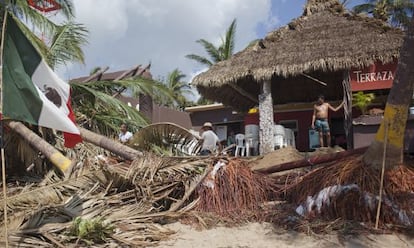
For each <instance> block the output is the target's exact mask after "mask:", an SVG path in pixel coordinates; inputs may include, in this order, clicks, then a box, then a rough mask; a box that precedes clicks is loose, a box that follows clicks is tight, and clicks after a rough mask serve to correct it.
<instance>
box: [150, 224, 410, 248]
mask: <svg viewBox="0 0 414 248" xmlns="http://www.w3.org/2000/svg"><path fill="white" fill-rule="evenodd" d="M167 227H168V228H170V229H171V230H174V231H176V234H174V235H172V236H171V239H170V240H168V241H163V242H161V243H160V244H159V245H158V246H157V247H163V248H179V247H180V248H256V247H257V248H271V247H272V248H273V247H278V248H290V247H304V248H314V247H318V248H323V247H352V248H354V247H355V248H357V247H361V248H362V247H375V248H379V247H384V248H389V247H407V248H408V247H414V237H408V236H405V235H403V234H381V235H378V234H375V235H374V234H364V235H359V236H342V235H337V234H324V235H318V234H311V235H306V234H304V233H298V232H294V231H287V230H283V229H278V228H274V227H273V226H272V225H271V224H269V223H248V224H244V225H242V226H239V227H232V228H228V227H215V228H212V229H209V230H201V231H200V230H197V229H196V228H194V227H192V226H189V225H184V224H181V223H179V222H176V223H172V224H168V225H167Z"/></svg>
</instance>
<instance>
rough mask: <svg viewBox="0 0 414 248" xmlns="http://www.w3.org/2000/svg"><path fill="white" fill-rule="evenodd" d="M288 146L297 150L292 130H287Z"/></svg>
mask: <svg viewBox="0 0 414 248" xmlns="http://www.w3.org/2000/svg"><path fill="white" fill-rule="evenodd" d="M285 135H286V136H285V138H286V145H287V146H292V147H294V148H296V141H295V133H294V132H293V130H292V129H290V128H285Z"/></svg>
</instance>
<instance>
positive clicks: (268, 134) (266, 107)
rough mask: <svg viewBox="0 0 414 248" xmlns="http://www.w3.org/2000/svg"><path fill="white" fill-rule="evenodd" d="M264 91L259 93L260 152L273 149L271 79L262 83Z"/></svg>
mask: <svg viewBox="0 0 414 248" xmlns="http://www.w3.org/2000/svg"><path fill="white" fill-rule="evenodd" d="M261 85H262V91H261V92H262V93H261V94H260V95H259V121H260V123H259V127H260V128H259V140H260V149H259V150H260V154H262V155H263V154H266V153H269V152H271V151H273V149H274V147H273V126H274V118H273V99H272V85H271V81H270V80H267V81H264V82H263V83H262V84H261Z"/></svg>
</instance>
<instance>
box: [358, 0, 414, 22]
mask: <svg viewBox="0 0 414 248" xmlns="http://www.w3.org/2000/svg"><path fill="white" fill-rule="evenodd" d="M353 10H354V12H355V13H362V12H365V13H368V14H372V16H373V17H374V18H377V19H380V20H383V21H385V22H390V23H391V24H392V25H393V26H396V27H400V28H404V29H406V28H407V27H408V25H409V23H410V17H411V16H412V15H413V11H414V1H413V0H367V1H366V3H364V4H359V5H356V6H355V7H354V8H353Z"/></svg>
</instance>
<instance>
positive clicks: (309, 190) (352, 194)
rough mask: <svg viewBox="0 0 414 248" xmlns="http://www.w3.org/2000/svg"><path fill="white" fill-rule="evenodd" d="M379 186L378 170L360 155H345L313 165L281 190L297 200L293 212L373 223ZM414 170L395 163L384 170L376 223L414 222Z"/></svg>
mask: <svg viewBox="0 0 414 248" xmlns="http://www.w3.org/2000/svg"><path fill="white" fill-rule="evenodd" d="M379 190H380V172H379V171H378V170H377V169H376V168H373V167H370V166H366V165H364V163H363V162H362V160H361V157H359V156H358V157H355V156H354V157H348V158H347V159H343V160H341V161H337V163H336V164H334V165H331V166H328V167H321V168H318V169H315V170H313V171H311V172H309V173H308V174H306V175H305V176H303V177H302V178H301V180H299V181H298V182H295V183H293V184H291V185H288V186H286V187H285V188H283V189H282V190H281V192H284V193H285V194H286V195H285V196H286V198H287V199H289V200H290V201H292V202H294V203H296V204H299V207H298V208H297V212H298V213H299V214H301V215H306V216H307V217H310V218H313V217H315V216H320V217H322V218H327V219H332V218H333V219H336V218H343V219H350V220H357V221H363V222H368V223H374V222H375V218H376V210H377V206H378V201H379V200H378V194H379ZM413 192H414V171H413V170H411V169H409V168H407V167H405V166H398V167H396V168H394V169H392V170H390V171H388V172H387V173H386V174H385V178H384V193H383V195H384V196H383V199H382V202H381V214H380V218H379V221H380V222H379V223H380V224H381V225H382V226H384V225H385V224H395V225H403V226H410V225H413V224H414V212H413V210H412V204H413V203H414V193H413Z"/></svg>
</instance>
